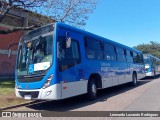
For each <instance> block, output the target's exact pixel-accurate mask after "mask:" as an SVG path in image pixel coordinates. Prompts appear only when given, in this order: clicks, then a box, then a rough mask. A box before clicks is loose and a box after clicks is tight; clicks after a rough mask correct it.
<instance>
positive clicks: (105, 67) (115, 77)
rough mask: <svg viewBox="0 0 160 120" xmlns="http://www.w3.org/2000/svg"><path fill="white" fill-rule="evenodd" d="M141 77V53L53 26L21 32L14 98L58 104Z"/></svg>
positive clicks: (101, 39)
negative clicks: (63, 100) (67, 99)
mask: <svg viewBox="0 0 160 120" xmlns="http://www.w3.org/2000/svg"><path fill="white" fill-rule="evenodd" d="M143 77H145V67H144V61H143V54H142V52H141V51H139V50H136V49H133V48H130V47H127V46H125V45H122V44H120V43H117V42H114V41H112V40H109V39H106V38H103V37H100V36H98V35H95V34H92V33H89V32H87V31H84V30H81V29H78V28H75V27H72V26H69V25H66V24H64V23H60V22H56V23H54V24H49V25H46V26H43V27H40V28H37V29H35V30H33V31H31V32H29V33H27V34H25V35H24V36H23V37H22V38H21V40H20V42H19V45H18V52H17V60H16V70H15V92H16V96H17V97H21V98H24V99H29V100H30V99H38V100H60V99H65V98H69V97H73V96H77V95H82V94H86V96H87V98H88V99H89V100H94V99H96V96H97V90H98V89H104V88H108V87H112V86H116V85H120V84H124V83H128V82H130V83H132V84H133V85H136V84H137V80H138V79H141V78H143Z"/></svg>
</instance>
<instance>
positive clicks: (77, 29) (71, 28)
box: [56, 22, 142, 53]
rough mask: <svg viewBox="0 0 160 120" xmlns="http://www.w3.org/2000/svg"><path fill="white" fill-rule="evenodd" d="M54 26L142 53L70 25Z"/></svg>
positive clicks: (58, 24)
mask: <svg viewBox="0 0 160 120" xmlns="http://www.w3.org/2000/svg"><path fill="white" fill-rule="evenodd" d="M56 26H59V27H64V28H67V29H70V30H71V31H72V30H73V31H76V32H78V33H81V34H84V35H86V37H91V38H93V39H95V40H101V41H104V42H107V43H109V44H112V45H115V46H117V47H122V48H125V49H127V50H131V51H134V52H138V53H142V52H141V51H139V50H137V49H134V48H131V47H128V46H126V45H123V44H120V43H118V42H115V41H113V40H109V39H107V38H104V37H101V36H99V35H96V34H93V33H90V32H87V31H85V30H81V29H79V28H76V27H72V26H70V25H67V24H64V23H61V22H56Z"/></svg>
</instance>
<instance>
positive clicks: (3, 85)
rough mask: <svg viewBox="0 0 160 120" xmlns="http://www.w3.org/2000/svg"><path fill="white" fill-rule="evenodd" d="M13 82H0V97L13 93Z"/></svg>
mask: <svg viewBox="0 0 160 120" xmlns="http://www.w3.org/2000/svg"><path fill="white" fill-rule="evenodd" d="M14 87H15V82H14V80H3V81H0V95H5V94H10V93H14Z"/></svg>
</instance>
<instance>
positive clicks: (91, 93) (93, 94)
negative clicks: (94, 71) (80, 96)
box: [87, 79, 97, 100]
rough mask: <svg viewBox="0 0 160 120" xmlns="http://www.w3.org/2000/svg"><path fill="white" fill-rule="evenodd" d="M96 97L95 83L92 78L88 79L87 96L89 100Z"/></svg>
mask: <svg viewBox="0 0 160 120" xmlns="http://www.w3.org/2000/svg"><path fill="white" fill-rule="evenodd" d="M96 97H97V85H96V82H95V80H94V79H92V80H90V81H89V83H88V93H87V98H88V99H89V100H95V99H96Z"/></svg>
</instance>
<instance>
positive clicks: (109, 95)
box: [11, 77, 160, 120]
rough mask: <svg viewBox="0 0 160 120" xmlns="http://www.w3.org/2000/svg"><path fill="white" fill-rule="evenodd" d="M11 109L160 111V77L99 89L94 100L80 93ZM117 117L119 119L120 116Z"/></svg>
mask: <svg viewBox="0 0 160 120" xmlns="http://www.w3.org/2000/svg"><path fill="white" fill-rule="evenodd" d="M11 110H12V111H55V112H59V111H62V112H63V111H160V77H157V78H156V79H151V78H146V79H144V80H139V81H138V85H137V86H136V87H133V86H130V85H129V84H125V85H120V86H116V87H112V88H107V89H105V90H100V91H99V92H98V98H97V99H96V100H95V101H87V100H86V99H85V95H82V96H77V97H73V98H69V99H65V100H60V101H48V102H45V103H42V104H37V105H30V106H25V107H19V108H15V109H11ZM62 119H63V118H62ZM100 119H101V118H100ZM113 119H115V118H113ZM116 119H117V118H116ZM119 119H120V120H121V119H122V118H119ZM123 119H124V118H123ZM126 119H127V118H126ZM157 119H160V118H157Z"/></svg>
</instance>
